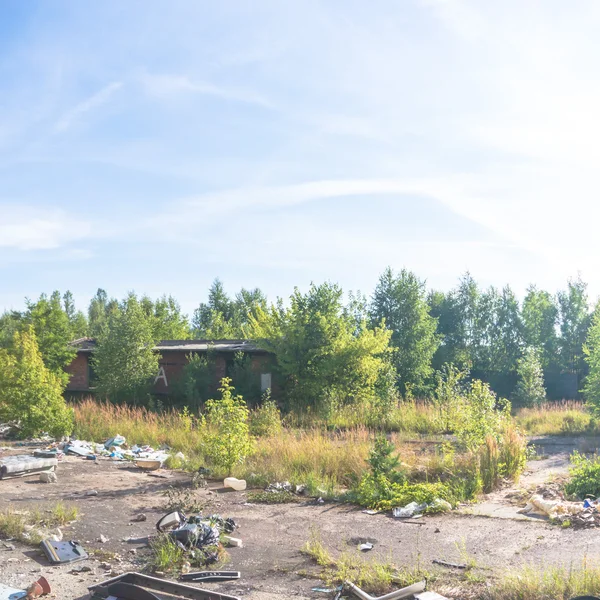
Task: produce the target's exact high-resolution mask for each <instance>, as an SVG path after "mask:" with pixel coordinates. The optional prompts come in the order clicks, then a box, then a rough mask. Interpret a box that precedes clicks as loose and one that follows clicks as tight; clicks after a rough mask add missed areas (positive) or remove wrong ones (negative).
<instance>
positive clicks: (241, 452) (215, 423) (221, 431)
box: [204, 377, 254, 475]
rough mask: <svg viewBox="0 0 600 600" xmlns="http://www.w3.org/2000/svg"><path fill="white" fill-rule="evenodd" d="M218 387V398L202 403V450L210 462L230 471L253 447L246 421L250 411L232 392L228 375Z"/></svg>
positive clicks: (229, 472) (244, 458) (240, 398)
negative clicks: (203, 425)
mask: <svg viewBox="0 0 600 600" xmlns="http://www.w3.org/2000/svg"><path fill="white" fill-rule="evenodd" d="M219 391H220V392H221V398H218V399H215V400H208V402H207V403H206V425H207V427H208V434H207V436H206V437H205V439H204V452H205V454H206V456H207V457H208V458H209V459H210V461H211V462H212V464H213V465H215V466H216V467H220V468H223V469H225V471H226V472H227V474H228V475H231V472H232V471H233V467H235V465H238V464H241V463H243V462H244V460H246V457H247V456H248V454H250V453H251V452H252V450H253V448H254V440H253V439H252V437H251V436H250V428H249V424H248V417H249V414H250V411H249V410H248V407H247V406H246V403H245V402H244V399H243V398H242V396H234V395H233V392H234V389H233V387H232V386H231V379H229V378H228V377H225V378H223V379H221V387H220V388H219Z"/></svg>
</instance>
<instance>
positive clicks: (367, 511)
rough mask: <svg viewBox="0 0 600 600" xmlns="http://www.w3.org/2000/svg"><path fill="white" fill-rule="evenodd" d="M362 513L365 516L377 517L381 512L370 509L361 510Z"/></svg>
mask: <svg viewBox="0 0 600 600" xmlns="http://www.w3.org/2000/svg"><path fill="white" fill-rule="evenodd" d="M361 512H363V513H364V514H365V515H377V514H379V513H380V512H381V511H380V510H373V509H371V508H369V509H367V510H363V511H361Z"/></svg>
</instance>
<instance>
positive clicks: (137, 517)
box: [131, 513, 148, 523]
mask: <svg viewBox="0 0 600 600" xmlns="http://www.w3.org/2000/svg"><path fill="white" fill-rule="evenodd" d="M147 518H148V517H146V515H145V514H144V513H140V514H139V515H135V517H133V519H131V522H132V523H141V522H142V521H145V520H146V519H147Z"/></svg>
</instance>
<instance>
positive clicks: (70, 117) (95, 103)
mask: <svg viewBox="0 0 600 600" xmlns="http://www.w3.org/2000/svg"><path fill="white" fill-rule="evenodd" d="M122 86H123V83H122V82H120V81H113V82H112V83H109V84H108V85H107V86H105V87H103V88H102V89H101V90H99V91H98V92H96V93H95V94H93V95H92V96H90V97H89V98H86V99H85V100H84V101H83V102H80V103H79V104H77V105H76V106H74V107H73V108H71V109H70V110H68V111H67V112H65V113H64V114H63V116H62V117H61V118H60V119H59V121H58V122H57V123H56V125H55V127H54V132H55V133H61V132H63V131H66V130H67V129H69V128H70V127H71V126H72V125H74V124H75V123H77V122H78V121H79V120H81V118H82V117H83V116H84V115H85V114H86V113H88V112H90V111H91V110H94V109H96V108H98V107H99V106H102V105H103V104H105V103H106V102H108V100H110V98H111V96H112V95H113V94H114V93H115V92H116V91H117V90H119V89H120V88H121V87H122Z"/></svg>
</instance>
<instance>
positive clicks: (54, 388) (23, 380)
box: [0, 325, 73, 438]
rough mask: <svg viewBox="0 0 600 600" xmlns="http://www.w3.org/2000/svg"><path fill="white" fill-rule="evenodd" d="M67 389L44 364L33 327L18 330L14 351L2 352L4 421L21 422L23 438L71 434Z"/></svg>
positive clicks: (0, 391) (0, 407)
mask: <svg viewBox="0 0 600 600" xmlns="http://www.w3.org/2000/svg"><path fill="white" fill-rule="evenodd" d="M63 390H64V382H63V379H62V378H61V377H60V376H58V375H57V374H56V373H54V372H53V371H51V370H50V369H48V368H47V367H46V366H45V364H44V361H43V359H42V355H41V353H40V351H39V348H38V345H37V341H36V337H35V331H34V329H33V327H32V326H31V325H29V326H27V327H25V328H24V329H23V330H22V331H16V332H15V333H14V339H13V344H12V350H11V351H9V350H6V349H1V350H0V420H1V421H2V422H15V423H17V424H18V427H19V433H20V435H21V437H34V436H37V435H40V434H41V433H42V432H48V433H49V434H50V435H52V436H54V437H59V438H60V437H62V436H63V435H68V434H70V433H71V431H72V429H73V411H72V409H70V408H68V407H67V405H66V403H65V400H64V398H63V395H62V393H63Z"/></svg>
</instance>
